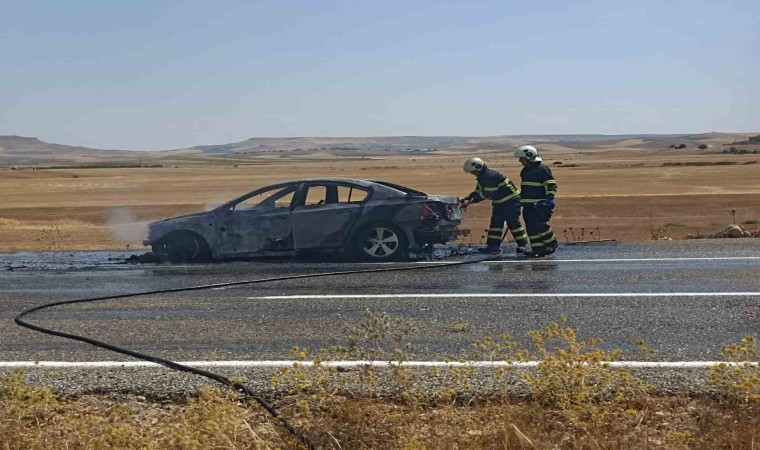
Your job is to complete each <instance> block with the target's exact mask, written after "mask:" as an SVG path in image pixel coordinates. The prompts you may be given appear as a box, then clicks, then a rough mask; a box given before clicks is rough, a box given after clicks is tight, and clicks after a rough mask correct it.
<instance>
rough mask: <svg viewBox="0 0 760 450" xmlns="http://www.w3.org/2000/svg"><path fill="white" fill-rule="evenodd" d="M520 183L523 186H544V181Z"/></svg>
mask: <svg viewBox="0 0 760 450" xmlns="http://www.w3.org/2000/svg"><path fill="white" fill-rule="evenodd" d="M521 184H522V185H523V186H538V187H543V186H544V183H538V182H536V181H523V182H522V183H521Z"/></svg>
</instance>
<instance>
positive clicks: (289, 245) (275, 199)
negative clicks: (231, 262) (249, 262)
mask: <svg viewBox="0 0 760 450" xmlns="http://www.w3.org/2000/svg"><path fill="white" fill-rule="evenodd" d="M296 188H297V185H285V186H282V185H280V186H277V187H274V188H272V189H269V190H264V191H259V192H256V193H254V194H252V195H250V196H248V197H244V198H242V199H239V200H237V201H235V202H233V203H231V204H230V206H229V207H228V208H226V209H225V210H224V211H223V212H222V217H221V218H220V220H219V221H217V223H218V226H217V239H218V242H219V250H220V252H219V253H220V254H221V255H223V256H244V255H250V254H254V253H258V252H262V251H284V250H292V249H293V233H292V228H291V217H290V216H291V208H290V207H291V203H292V202H293V199H294V196H295V193H296Z"/></svg>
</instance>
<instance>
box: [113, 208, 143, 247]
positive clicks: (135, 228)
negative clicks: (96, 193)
mask: <svg viewBox="0 0 760 450" xmlns="http://www.w3.org/2000/svg"><path fill="white" fill-rule="evenodd" d="M148 223H149V221H147V220H138V219H137V216H136V215H135V213H134V211H133V210H132V208H130V207H128V206H124V207H118V208H111V209H110V210H109V211H108V217H107V218H106V225H108V229H109V230H110V231H111V234H113V236H114V237H115V238H116V239H118V240H119V241H122V242H124V243H125V244H133V243H136V242H140V243H141V242H142V240H143V239H145V237H146V236H147V235H148Z"/></svg>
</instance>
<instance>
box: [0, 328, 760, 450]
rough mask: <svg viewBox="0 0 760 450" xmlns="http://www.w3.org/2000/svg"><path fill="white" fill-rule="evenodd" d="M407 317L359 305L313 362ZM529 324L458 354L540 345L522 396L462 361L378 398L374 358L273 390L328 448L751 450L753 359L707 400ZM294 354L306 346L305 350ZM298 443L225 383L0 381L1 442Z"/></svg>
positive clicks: (754, 432)
mask: <svg viewBox="0 0 760 450" xmlns="http://www.w3.org/2000/svg"><path fill="white" fill-rule="evenodd" d="M404 326H405V323H404V322H403V319H394V318H391V317H388V316H385V315H373V314H368V315H367V316H366V317H365V318H364V319H363V321H362V322H361V323H360V324H359V325H357V326H356V327H355V328H353V329H352V330H350V331H349V333H348V334H349V335H348V339H347V346H346V347H341V348H332V349H325V350H322V351H319V352H317V354H316V356H315V358H314V360H313V361H314V362H315V363H319V362H322V361H324V359H325V358H329V357H330V355H333V356H341V357H342V356H345V355H347V354H348V355H354V356H359V355H363V356H364V357H368V358H370V359H377V360H399V359H402V360H403V359H404V353H403V349H404V347H405V346H404V342H405V336H406V335H407V333H408V332H409V331H411V330H410V329H408V328H404ZM530 335H531V338H532V340H533V345H532V347H531V348H530V349H520V348H519V347H518V346H517V345H515V344H514V342H513V341H512V340H511V338H510V337H509V336H507V335H503V336H501V337H499V338H483V339H481V340H479V341H477V342H475V343H474V344H473V347H472V348H471V349H468V350H466V351H464V353H463V356H467V357H472V356H474V355H475V354H476V353H477V354H478V355H479V356H480V357H483V358H486V359H504V360H514V359H524V358H534V357H541V358H542V362H541V364H540V365H539V367H538V368H537V370H536V371H535V372H533V373H529V374H527V375H523V376H522V379H523V381H524V382H525V383H527V385H528V386H529V388H530V396H527V397H526V396H523V397H519V398H517V397H513V396H509V395H504V393H505V392H506V391H501V394H500V393H499V391H498V390H497V391H495V392H493V393H492V394H490V395H487V396H485V395H482V394H475V393H474V391H472V390H470V389H469V388H468V385H469V384H471V383H474V382H475V380H474V379H473V378H472V376H473V373H472V372H471V371H469V370H467V369H465V370H460V369H447V370H449V372H448V373H411V372H407V371H406V370H404V369H403V368H396V369H394V370H392V371H390V373H387V374H386V375H387V376H389V377H390V379H389V380H388V379H385V380H384V382H385V383H386V386H387V385H388V384H390V385H393V386H395V387H396V388H397V389H396V390H394V391H390V392H393V393H392V394H385V395H383V396H380V397H378V396H377V395H376V394H373V392H376V391H373V390H372V388H373V380H375V381H377V379H378V378H377V377H378V376H379V375H380V374H379V373H375V372H374V370H373V369H371V368H363V369H361V370H360V371H358V373H353V374H348V375H346V374H343V373H339V372H337V371H336V370H334V369H332V368H329V367H327V366H325V365H323V364H317V365H316V366H314V367H311V368H307V367H305V366H303V365H299V364H297V363H296V364H294V366H293V367H292V368H290V369H288V370H284V371H283V372H282V373H281V374H280V376H278V377H277V379H276V382H277V383H278V384H280V385H282V386H286V385H287V386H288V387H287V388H286V389H283V390H282V391H281V392H282V393H283V395H282V396H280V397H279V399H278V403H279V405H280V411H281V413H282V414H283V415H284V416H285V417H287V418H289V419H290V420H291V421H292V422H293V423H294V424H296V425H297V426H298V427H299V428H300V429H302V430H303V431H305V432H306V433H307V434H308V435H309V436H310V437H311V438H312V439H313V440H314V441H316V442H317V443H318V444H319V445H320V446H322V447H323V448H335V449H372V448H384V449H385V448H387V449H419V448H430V449H439V448H441V449H462V448H467V449H554V448H567V449H619V448H668V449H671V448H705V449H707V448H710V449H712V448H732V449H752V448H754V446H755V445H757V444H756V443H757V442H758V440H760V408H758V406H759V405H760V403H758V402H757V399H758V397H757V394H758V392H760V385H758V384H757V383H755V384H752V383H746V382H745V383H736V382H735V381H736V380H739V379H741V380H745V381H746V380H750V379H754V380H757V376H758V374H759V373H760V369H758V367H757V366H753V365H743V366H737V367H738V369H737V370H736V371H734V373H733V374H726V373H722V372H720V371H716V372H714V373H713V374H712V375H713V382H714V386H715V387H716V392H717V393H718V395H716V396H715V397H714V398H689V397H686V396H659V395H657V394H655V393H653V391H651V389H650V387H648V386H646V385H645V384H644V383H643V382H642V381H641V380H639V379H637V378H636V376H635V375H634V374H633V373H632V372H629V371H625V370H617V369H611V368H610V367H609V366H608V365H606V364H604V362H603V361H608V360H614V359H616V358H617V357H618V356H619V355H620V352H619V351H617V350H614V351H611V352H603V351H601V350H599V349H598V348H596V345H597V344H598V340H596V339H579V338H578V337H576V336H575V332H574V331H573V330H572V329H570V328H568V327H566V326H565V323H564V321H560V322H557V323H552V324H550V325H548V326H547V327H545V328H544V329H542V330H536V331H534V332H531V333H530ZM638 344H639V346H640V347H642V350H644V351H651V350H649V349H646V348H645V347H644V346H643V344H642V343H640V342H639V343H638ZM294 353H296V354H297V355H299V356H300V357H301V358H302V359H303V358H306V357H307V356H308V352H306V351H305V350H302V349H295V350H294ZM723 354H724V356H726V357H727V358H728V359H733V360H742V361H746V360H747V359H748V358H754V359H755V360H756V359H757V347H756V345H755V341H754V338H752V339H750V338H748V339H745V340H743V341H742V342H741V343H738V344H732V345H729V346H726V347H725V348H724V351H723ZM507 370H508V371H509V370H510V369H507ZM508 375H509V374H496V375H495V377H494V380H493V381H494V386H495V387H496V388H499V387H501V388H502V389H503V388H506V386H507V385H506V383H508V381H509V379H510V377H509V376H508ZM512 375H514V374H512ZM737 375H739V376H740V377H739V378H737V377H736V376H737ZM433 376H435V377H438V378H439V379H443V380H446V383H444V384H442V385H440V386H439V387H438V388H437V389H436V390H431V389H419V388H415V386H417V385H418V383H419V382H420V381H421V377H433ZM753 377H754V378H753ZM357 379H358V380H359V381H362V382H364V383H365V384H364V386H365V387H366V388H367V390H366V391H364V393H362V391H361V390H359V391H356V390H355V389H353V390H352V391H351V392H353V394H351V395H348V394H345V393H344V394H341V393H340V392H347V391H346V390H345V389H343V388H344V387H346V386H347V385H348V383H350V384H352V385H353V387H355V386H356V382H357ZM386 392H388V391H386ZM296 446H297V441H295V440H294V438H293V437H292V436H290V435H288V434H287V432H286V431H285V430H284V429H282V428H281V427H280V426H279V425H278V424H277V422H276V421H273V420H272V418H270V417H268V416H267V415H266V414H265V413H264V412H263V410H262V409H261V408H259V407H257V406H255V405H254V404H251V403H248V402H245V401H244V400H242V399H241V398H239V397H237V396H235V395H233V394H231V393H230V392H222V391H218V390H202V391H201V392H200V393H199V394H198V395H197V396H195V397H191V398H187V399H181V400H176V401H165V402H157V401H147V400H145V399H144V398H139V397H138V398H135V397H131V398H127V399H125V398H123V397H121V398H108V397H103V396H99V397H95V396H84V397H81V398H73V399H62V398H58V397H56V396H54V395H53V394H52V393H51V392H50V390H49V389H47V388H39V387H33V386H29V385H27V384H26V383H25V382H24V375H23V372H20V371H19V372H16V373H15V374H14V375H11V376H7V377H4V378H2V380H0V448H3V449H59V448H69V449H110V448H134V449H137V448H141V449H159V448H161V449H163V448H183V449H206V448H228V449H253V448H294V447H296Z"/></svg>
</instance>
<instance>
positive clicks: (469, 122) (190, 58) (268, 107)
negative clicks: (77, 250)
mask: <svg viewBox="0 0 760 450" xmlns="http://www.w3.org/2000/svg"><path fill="white" fill-rule="evenodd" d="M0 11H2V17H3V19H2V22H1V23H2V25H1V26H0V135H3V134H17V135H22V136H36V137H39V138H40V139H42V140H45V141H49V142H57V143H62V144H69V145H84V146H89V147H97V148H119V149H130V150H150V149H168V148H180V147H187V146H193V145H201V144H221V143H228V142H236V141H241V140H244V139H247V138H250V137H287V136H377V135H468V136H475V135H497V134H541V133H551V134H565V133H608V134H621V133H644V132H646V133H686V132H689V133H690V132H708V131H748V132H749V131H758V130H760V1H757V0H747V1H720V0H705V1H702V0H691V1H671V0H665V1H663V0H652V1H650V0H639V1H630V0H628V1H615V0H599V1H540V0H539V1H529V2H528V1H521V2H518V1H512V2H510V1H467V2H464V1H462V2H443V1H415V0H405V1H391V0H383V1H377V0H373V1H329V0H325V1H315V0H309V1H300V2H299V1H284V0H283V1H271V2H268V1H252V0H234V1H232V0H231V1H224V0H217V1H214V2H211V1H208V0H203V1H200V0H199V1H169V0H150V1H143V0H92V1H84V0H65V1H64V0H57V1H52V0H50V1H35V0H25V1H14V0H0Z"/></svg>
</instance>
